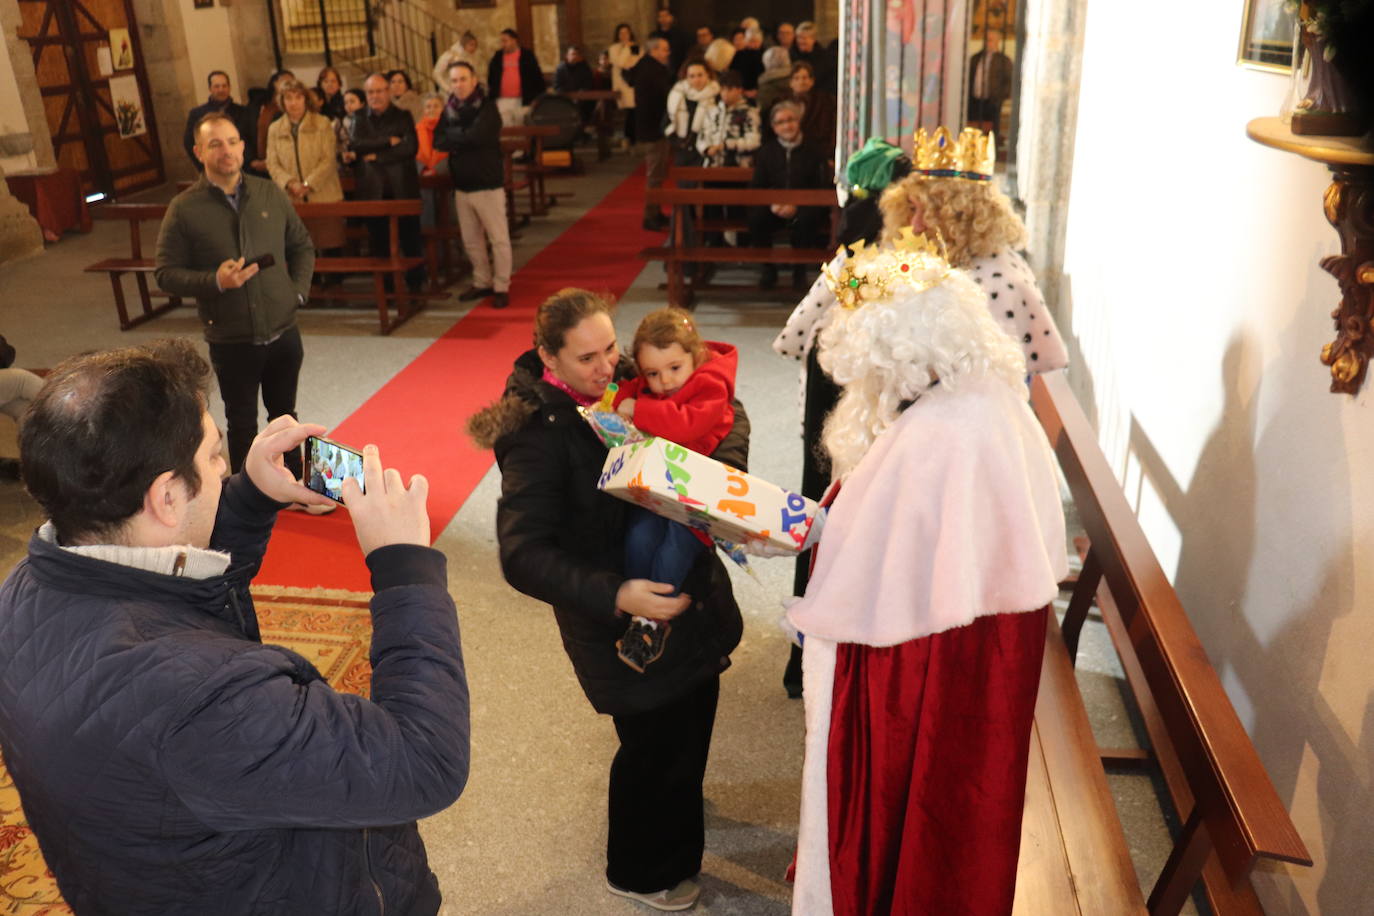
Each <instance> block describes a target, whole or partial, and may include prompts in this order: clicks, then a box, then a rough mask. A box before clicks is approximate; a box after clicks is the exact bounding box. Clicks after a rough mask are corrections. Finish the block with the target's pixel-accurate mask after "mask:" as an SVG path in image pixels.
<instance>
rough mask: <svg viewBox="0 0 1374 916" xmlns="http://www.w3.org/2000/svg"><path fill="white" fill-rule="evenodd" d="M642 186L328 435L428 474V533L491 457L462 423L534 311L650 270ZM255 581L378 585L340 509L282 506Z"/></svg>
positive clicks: (488, 396) (639, 179)
mask: <svg viewBox="0 0 1374 916" xmlns="http://www.w3.org/2000/svg"><path fill="white" fill-rule="evenodd" d="M643 188H644V177H643V171H642V169H641V170H637V171H636V172H635V173H634V174H632V175H631V176H630V177H628V178H627V179H625V180H624V181H623V182H621V183H620V185H619V186H617V187H616V188H615V189H614V190H613V191H611V193H610V194H608V195H607V196H606V198H605V199H604V200H602V201H601V203H599V204H597V205H596V206H595V207H593V208H592V209H591V210H589V211H588V212H587V213H586V214H585V215H584V216H583V217H582V218H581V219H579V220H578V221H577V222H576V223H574V224H573V225H572V226H570V227H568V229H567V230H565V231H564V232H563V234H561V235H560V236H558V238H556V239H554V241H553V242H552V243H550V244H549V245H548V247H546V248H544V249H543V250H542V251H540V252H539V253H538V254H536V255H535V256H534V258H532V259H531V260H530V262H529V263H528V264H526V265H525V266H524V267H523V268H521V269H520V270H519V271H518V272H517V273H516V274H515V276H514V278H513V279H512V282H511V301H510V306H509V307H508V308H506V309H505V310H504V311H499V312H498V311H495V310H493V309H491V308H490V307H487V306H485V305H483V306H479V307H478V308H476V309H474V310H473V311H472V312H470V313H469V314H468V315H467V316H466V317H464V318H463V319H461V320H460V321H459V322H458V323H457V324H455V325H454V326H453V327H451V328H449V330H448V331H447V332H446V333H445V334H444V335H443V336H442V337H440V338H439V339H438V340H436V341H435V342H434V343H433V344H431V345H430V346H429V348H428V349H427V350H425V351H424V352H423V353H421V354H420V355H419V356H418V357H417V358H416V359H415V360H414V361H413V362H412V363H410V365H408V366H406V367H405V368H404V369H402V370H401V371H400V372H399V373H397V374H396V376H395V377H394V378H392V379H391V381H389V382H387V383H386V384H385V385H383V386H382V388H381V390H379V391H378V392H377V393H376V394H374V395H373V396H372V397H371V398H370V399H369V400H368V401H367V402H366V403H364V404H363V405H362V406H361V407H359V408H358V409H357V410H356V411H354V412H353V414H352V415H351V416H349V417H348V418H347V419H346V420H344V421H343V422H342V423H340V424H339V425H338V426H337V427H336V428H334V429H332V430H330V432H329V435H330V437H331V438H334V439H337V440H338V441H340V442H344V443H346V444H348V445H354V446H357V447H359V448H361V447H362V446H363V445H366V444H367V443H369V442H373V443H376V444H377V446H378V448H380V449H381V452H382V461H383V463H384V464H386V465H387V466H388V467H394V468H397V469H398V470H399V471H400V472H401V476H402V477H404V478H405V479H407V480H409V479H410V475H411V474H416V473H419V474H424V475H425V477H427V478H428V479H429V517H430V532H431V535H432V536H433V537H436V538H437V537H438V536H439V534H440V532H442V531H443V530H444V527H445V526H446V525H448V523H449V521H450V520H452V518H453V516H454V514H455V513H457V511H458V509H459V508H460V507H461V506H462V505H463V501H464V500H465V499H467V497H468V494H469V493H471V492H472V490H473V488H474V487H475V486H476V485H477V483H478V481H480V480H481V479H482V475H483V474H485V473H486V472H487V469H488V468H489V467H490V466H491V463H492V454H491V452H489V451H479V450H478V449H477V448H476V446H474V445H473V444H472V442H471V441H470V440H469V439H468V437H467V434H466V433H465V432H464V425H465V424H466V422H467V418H468V417H469V416H470V415H471V414H472V413H474V412H475V411H477V410H478V409H479V408H481V407H484V406H485V405H487V404H489V403H491V402H492V401H493V400H495V399H496V398H497V397H499V396H500V394H501V390H502V388H503V386H504V384H505V380H506V376H507V375H508V374H509V372H510V368H511V362H512V361H513V360H514V359H515V357H516V356H518V355H520V353H522V352H524V351H525V350H527V349H529V347H530V345H531V335H532V333H533V329H534V312H535V309H536V308H537V307H538V306H539V304H540V303H541V302H543V301H544V300H545V299H547V298H548V297H549V296H550V295H552V294H553V293H555V292H557V291H558V290H559V289H562V288H563V287H565V286H580V287H585V288H587V289H591V290H594V291H596V292H608V293H610V294H612V295H613V296H616V297H619V296H622V295H624V293H625V291H626V290H627V289H629V287H630V284H631V283H633V282H634V280H635V278H636V277H637V276H639V272H640V271H641V270H642V269H643V267H644V262H643V261H641V260H640V259H639V250H640V249H641V248H644V247H645V246H648V245H652V244H655V243H656V242H658V241H661V239H662V236H661V235H657V234H654V233H649V232H645V231H643V230H642V229H640V225H639V224H640V220H641V218H642V217H643V207H644V197H643ZM307 358H308V345H307ZM306 419H308V418H306ZM254 581H255V582H256V583H258V584H268V585H293V586H301V587H306V588H313V587H321V586H322V587H325V588H346V589H351V590H353V591H367V590H369V589H370V588H371V581H370V578H369V576H368V572H367V566H366V565H365V564H364V563H363V560H362V557H361V555H360V552H359V550H358V542H357V539H356V538H355V536H354V534H353V526H352V524H351V523H350V521H349V518H348V513H347V512H346V511H345V510H342V509H341V510H339V511H337V512H335V513H333V514H332V515H327V516H306V515H304V514H303V513H298V512H283V513H281V515H280V516H279V518H278V521H277V527H276V530H275V532H273V535H272V543H271V544H270V546H269V547H268V550H267V558H266V560H265V561H264V563H263V567H262V571H261V572H260V573H259V574H258V577H257V579H256V580H254Z"/></svg>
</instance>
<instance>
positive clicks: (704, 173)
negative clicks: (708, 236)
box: [664, 165, 754, 232]
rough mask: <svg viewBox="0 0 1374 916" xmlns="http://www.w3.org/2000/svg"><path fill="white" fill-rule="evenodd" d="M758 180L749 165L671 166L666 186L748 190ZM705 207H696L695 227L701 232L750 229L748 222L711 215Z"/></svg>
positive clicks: (666, 178)
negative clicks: (706, 211) (727, 187)
mask: <svg viewBox="0 0 1374 916" xmlns="http://www.w3.org/2000/svg"><path fill="white" fill-rule="evenodd" d="M753 180H754V169H753V167H752V166H748V165H710V166H702V165H669V166H668V174H667V176H666V177H665V178H664V184H665V185H666V186H669V187H674V188H683V187H688V188H690V187H708V188H709V187H712V186H715V187H719V186H722V185H725V186H729V187H739V188H746V187H748V186H749V182H751V181H753ZM705 210H706V208H705V207H696V208H695V213H694V214H693V215H694V217H695V219H694V223H693V224H694V226H695V227H696V228H697V229H698V230H699V231H701V232H743V231H745V230H747V229H748V228H749V221H748V220H747V219H732V218H730V217H729V216H707V215H706V213H705Z"/></svg>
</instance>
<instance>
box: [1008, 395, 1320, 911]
mask: <svg viewBox="0 0 1374 916" xmlns="http://www.w3.org/2000/svg"><path fill="white" fill-rule="evenodd" d="M1031 392H1032V406H1033V407H1034V409H1035V412H1036V415H1037V416H1038V417H1039V419H1040V423H1041V425H1042V427H1043V428H1044V430H1045V433H1046V435H1047V436H1048V438H1049V441H1050V443H1051V445H1052V446H1053V448H1054V451H1055V454H1056V456H1057V457H1058V459H1059V465H1060V467H1061V468H1062V469H1063V471H1064V476H1065V478H1066V479H1067V481H1068V483H1069V488H1070V490H1071V491H1072V492H1073V499H1074V505H1075V506H1076V507H1077V510H1078V514H1079V517H1080V520H1081V522H1082V524H1083V527H1084V529H1085V530H1086V532H1087V541H1088V546H1087V551H1086V556H1085V558H1084V562H1083V569H1082V571H1081V572H1080V573H1079V576H1078V581H1077V584H1076V586H1075V587H1074V591H1073V594H1072V598H1071V600H1070V603H1069V608H1068V611H1067V613H1066V615H1065V618H1064V624H1063V630H1062V632H1061V630H1060V626H1059V624H1058V623H1057V622H1056V619H1055V617H1054V616H1053V615H1051V617H1050V622H1049V632H1048V634H1047V637H1048V643H1047V645H1046V651H1045V659H1044V662H1043V668H1042V673H1041V682H1040V694H1039V697H1038V699H1037V702H1036V709H1035V727H1034V730H1033V732H1032V738H1031V758H1030V771H1029V774H1028V776H1027V784H1026V812H1025V817H1024V819H1023V823H1022V840H1021V862H1020V870H1019V872H1018V876H1017V892H1016V905H1015V907H1014V910H1013V912H1014V913H1016V914H1017V916H1032V914H1034V916H1039V914H1045V916H1051V914H1052V916H1063V914H1082V916H1109V914H1117V913H1142V912H1149V913H1151V914H1153V916H1172V914H1175V913H1178V912H1179V910H1180V909H1181V908H1182V907H1183V905H1184V904H1185V902H1186V901H1187V900H1188V899H1189V897H1190V895H1191V894H1192V893H1193V891H1194V890H1195V888H1197V887H1198V886H1199V884H1201V886H1202V888H1203V889H1204V892H1205V894H1206V897H1207V899H1208V902H1209V904H1210V905H1211V909H1212V912H1214V913H1216V914H1218V916H1230V914H1259V913H1262V912H1263V910H1262V909H1261V907H1260V904H1259V900H1258V898H1257V897H1256V895H1255V891H1254V888H1253V887H1252V886H1251V884H1250V881H1249V875H1250V873H1251V871H1252V870H1253V869H1254V868H1255V866H1256V865H1258V864H1259V863H1260V862H1261V861H1263V860H1269V861H1273V862H1290V863H1294V864H1298V865H1311V864H1312V860H1311V857H1310V856H1309V854H1308V852H1307V848H1306V847H1305V846H1304V845H1303V842H1302V839H1301V838H1300V837H1299V836H1298V833H1297V830H1296V829H1295V828H1294V826H1293V822H1292V820H1291V819H1290V818H1289V816H1288V812H1287V810H1286V809H1285V807H1284V805H1283V802H1282V801H1281V800H1280V798H1279V796H1278V793H1277V791H1276V790H1275V789H1274V786H1273V783H1272V782H1271V781H1270V779H1269V776H1268V774H1267V773H1266V772H1265V770H1264V766H1263V764H1262V763H1261V762H1260V759H1259V755H1258V753H1257V752H1256V751H1255V747H1254V745H1253V744H1252V743H1251V742H1250V738H1249V736H1248V735H1247V734H1246V732H1245V729H1244V727H1243V726H1242V725H1241V722H1240V719H1239V718H1238V717H1237V716H1236V712H1235V709H1234V707H1233V706H1232V704H1231V701H1230V698H1229V697H1228V696H1227V695H1226V692H1225V691H1224V690H1223V689H1222V686H1221V681H1220V679H1219V678H1218V677H1217V674H1216V671H1215V670H1213V668H1212V666H1211V664H1210V662H1208V660H1207V654H1206V652H1205V651H1204V650H1203V648H1202V645H1201V644H1200V643H1199V641H1198V638H1197V634H1196V633H1195V632H1194V630H1193V627H1192V624H1191V623H1189V621H1188V617H1187V614H1186V613H1185V612H1184V610H1183V607H1182V605H1181V604H1180V603H1179V600H1178V596H1177V595H1176V594H1175V592H1174V590H1173V587H1172V586H1170V585H1169V582H1168V579H1167V578H1166V577H1165V575H1164V571H1163V569H1161V567H1160V565H1159V562H1158V560H1156V558H1155V556H1154V553H1153V552H1152V551H1151V549H1150V545H1149V543H1148V542H1147V541H1146V539H1145V534H1144V532H1143V531H1142V530H1141V528H1140V525H1139V523H1138V522H1137V521H1136V518H1135V515H1134V513H1133V512H1132V511H1131V507H1130V505H1129V504H1128V503H1127V502H1126V497H1125V495H1124V494H1123V492H1122V489H1121V486H1120V485H1119V484H1118V483H1117V480H1116V477H1115V476H1114V475H1113V474H1112V471H1111V467H1110V465H1109V464H1108V463H1107V460H1106V458H1105V457H1104V456H1103V454H1102V452H1101V449H1100V448H1099V447H1098V445H1097V437H1096V435H1095V433H1094V431H1093V429H1092V427H1091V425H1090V424H1089V423H1088V420H1087V417H1085V416H1084V414H1083V411H1082V408H1081V407H1079V405H1078V402H1077V400H1076V399H1075V398H1074V396H1073V393H1072V391H1071V390H1070V389H1069V386H1068V381H1067V379H1066V378H1065V377H1064V373H1063V372H1054V373H1049V374H1047V375H1037V376H1035V379H1034V381H1033V382H1032V386H1031ZM1094 603H1095V604H1096V606H1097V608H1098V610H1099V611H1100V612H1101V615H1102V619H1103V621H1104V623H1105V624H1106V627H1107V630H1108V632H1109V633H1110V635H1111V637H1112V642H1113V644H1114V646H1115V647H1116V651H1117V653H1118V655H1119V656H1120V658H1121V664H1122V668H1123V670H1124V671H1125V673H1126V679H1127V681H1128V683H1129V685H1130V687H1131V692H1132V694H1133V696H1134V699H1135V703H1136V705H1137V707H1138V708H1139V710H1140V714H1141V718H1142V719H1143V721H1144V724H1145V728H1146V731H1147V733H1148V735H1149V743H1150V748H1149V749H1148V750H1143V751H1142V750H1136V749H1113V750H1106V751H1104V750H1102V749H1101V748H1099V747H1098V745H1097V742H1096V739H1095V738H1094V737H1093V733H1092V728H1091V725H1090V724H1089V722H1088V716H1087V712H1086V710H1085V708H1084V706H1083V700H1082V697H1081V695H1080V694H1079V692H1078V687H1077V682H1076V680H1075V678H1074V673H1073V664H1074V660H1075V656H1076V651H1077V646H1078V640H1079V635H1080V633H1081V631H1082V627H1083V624H1084V621H1085V620H1086V619H1087V616H1088V612H1089V609H1090V608H1091V607H1092V606H1093V605H1094ZM1104 766H1128V767H1133V768H1135V767H1142V766H1155V767H1158V770H1159V772H1160V774H1161V775H1162V777H1163V781H1164V783H1165V785H1166V786H1167V787H1168V791H1169V795H1170V797H1171V800H1172V803H1173V807H1174V810H1175V811H1176V813H1177V814H1178V820H1179V823H1181V824H1182V825H1183V826H1182V829H1181V831H1180V832H1179V835H1178V837H1177V840H1176V842H1175V844H1174V847H1173V851H1172V853H1171V854H1170V856H1169V859H1168V861H1167V863H1166V864H1165V866H1164V868H1163V870H1162V872H1161V874H1160V875H1159V878H1158V880H1157V881H1156V882H1155V883H1154V885H1153V887H1152V888H1151V890H1150V891H1149V892H1148V894H1144V893H1142V891H1141V888H1140V886H1139V884H1138V882H1137V878H1136V872H1135V869H1134V867H1133V866H1132V863H1131V859H1130V855H1129V852H1128V850H1127V846H1126V838H1125V836H1124V834H1123V832H1122V827H1121V822H1120V818H1119V817H1118V815H1117V811H1116V806H1115V803H1114V802H1113V800H1112V795H1111V792H1110V790H1109V788H1108V786H1107V780H1106V775H1105V771H1104V769H1103V768H1104Z"/></svg>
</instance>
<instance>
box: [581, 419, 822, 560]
mask: <svg viewBox="0 0 1374 916" xmlns="http://www.w3.org/2000/svg"><path fill="white" fill-rule="evenodd" d="M597 486H598V487H599V488H600V489H602V490H605V491H606V492H607V493H609V494H610V495H612V496H614V497H616V498H618V499H623V500H625V501H626V502H632V503H635V504H637V505H640V506H643V507H645V508H646V509H648V510H649V511H651V512H653V513H655V514H657V515H661V516H663V517H664V518H670V519H672V520H673V521H677V522H682V523H683V524H685V525H690V526H691V527H693V528H697V529H700V530H702V531H705V532H707V533H708V534H710V535H711V536H712V537H715V538H718V539H720V540H724V541H730V542H732V543H735V544H743V543H746V542H750V541H766V542H768V543H769V544H770V545H772V546H774V547H779V548H783V549H786V550H794V551H795V550H798V549H799V548H800V547H801V544H802V542H803V541H805V540H806V535H807V532H808V531H810V530H811V522H812V520H813V519H814V518H815V516H816V511H817V506H816V503H815V502H813V501H812V500H809V499H807V498H805V497H804V496H802V495H801V494H800V493H792V492H790V491H788V490H784V489H783V488H782V487H779V486H777V485H775V484H771V483H769V482H768V481H766V480H762V479H760V478H758V477H754V476H752V475H750V474H746V473H744V472H743V471H737V470H735V469H734V468H732V467H730V466H729V465H726V464H723V463H721V462H719V461H716V460H714V459H712V458H707V457H706V456H705V455H700V454H698V453H696V452H694V451H692V450H691V449H687V448H683V447H682V446H681V445H678V444H677V443H675V442H670V441H668V440H667V439H658V438H650V439H644V440H642V441H640V442H632V443H630V444H628V445H622V446H619V447H618V448H612V449H611V451H610V454H608V455H607V456H606V463H605V465H603V466H602V469H601V479H600V480H599V481H597Z"/></svg>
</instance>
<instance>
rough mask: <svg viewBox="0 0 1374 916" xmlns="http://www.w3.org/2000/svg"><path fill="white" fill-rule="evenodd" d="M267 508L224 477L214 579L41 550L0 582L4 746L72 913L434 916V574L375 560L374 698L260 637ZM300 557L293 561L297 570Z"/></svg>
mask: <svg viewBox="0 0 1374 916" xmlns="http://www.w3.org/2000/svg"><path fill="white" fill-rule="evenodd" d="M276 509H277V504H276V503H274V502H272V501H271V500H269V499H268V498H267V497H265V496H263V495H262V494H261V493H260V492H259V491H258V490H257V489H256V488H255V487H254V486H253V485H252V483H251V482H250V481H249V480H248V479H247V477H246V476H243V475H238V476H235V477H233V478H231V479H230V480H229V481H227V482H226V484H225V487H224V493H223V496H222V497H221V501H220V507H219V514H218V516H217V518H216V523H215V532H214V535H213V537H212V540H211V546H212V547H214V548H217V549H220V550H227V551H229V552H230V554H231V556H232V562H231V564H230V567H229V570H228V571H227V572H226V573H225V574H224V575H222V576H217V577H214V578H210V579H203V580H191V579H184V578H180V577H174V576H165V575H158V574H155V573H150V572H145V571H142V570H138V569H133V568H131V567H127V566H121V565H117V564H114V563H107V562H104V561H102V560H98V559H94V558H92V557H88V556H81V555H78V554H74V553H72V552H70V551H66V550H63V549H62V548H60V547H58V546H57V545H55V544H53V543H51V542H49V541H47V540H44V539H43V538H42V537H40V536H38V535H35V536H34V538H33V540H32V541H31V542H30V545H29V555H28V557H27V558H26V559H25V560H23V561H22V562H20V563H19V565H18V566H17V567H15V569H14V571H13V573H11V575H10V576H9V578H8V579H7V580H6V581H5V583H4V585H3V586H0V748H3V751H4V755H5V761H6V763H7V764H8V765H9V768H10V771H11V772H12V773H13V776H14V781H15V784H16V786H17V787H18V789H19V794H20V798H21V799H22V801H23V803H24V810H25V813H26V814H27V816H28V819H29V822H30V823H31V824H32V826H33V829H34V832H35V834H36V835H37V837H38V841H39V844H40V846H41V847H42V850H43V855H44V856H45V857H46V859H47V861H48V864H49V865H50V866H51V868H52V871H53V874H54V875H55V876H56V878H57V882H58V885H59V887H60V888H61V890H62V893H63V895H64V896H65V897H66V899H67V901H68V902H69V903H70V904H71V905H72V907H73V909H75V910H76V912H77V913H79V914H94V913H147V914H154V913H156V914H187V916H190V914H195V916H207V914H225V916H230V914H232V916H245V914H282V916H287V914H290V916H302V914H315V913H319V914H325V913H328V914H336V913H338V914H343V913H347V914H353V913H357V914H374V913H386V914H433V913H435V912H436V911H437V910H438V908H439V900H440V897H439V888H438V883H437V881H436V879H435V877H434V875H433V873H432V872H431V871H430V869H429V865H428V862H427V859H426V857H425V849H424V844H423V843H422V842H421V840H420V836H419V832H418V831H417V829H416V825H415V820H416V819H417V818H420V817H424V816H427V815H430V814H433V813H435V812H437V811H440V810H442V809H443V808H445V807H447V806H448V805H450V804H452V802H453V801H454V800H455V799H456V798H457V797H458V795H459V793H460V792H461V791H462V788H463V785H464V782H465V781H466V779H467V772H468V692H467V680H466V677H465V675H464V671H463V661H462V651H461V648H460V645H459V637H458V621H457V615H456V613H455V610H454V606H453V602H452V600H451V599H450V598H449V596H448V592H447V590H446V587H445V575H446V574H445V569H444V557H443V555H442V554H440V553H438V552H437V551H434V550H431V549H429V548H427V547H414V546H391V547H383V548H381V549H379V550H376V551H373V553H372V554H371V555H369V556H368V558H367V560H368V565H369V567H370V568H371V571H372V583H373V588H374V590H375V592H376V594H375V597H374V598H373V599H372V615H373V626H374V633H373V640H372V653H371V660H372V665H373V676H372V699H371V700H365V699H362V698H360V697H357V696H351V695H347V694H340V693H337V692H336V691H334V690H333V689H331V688H330V687H329V686H328V685H327V684H326V683H325V682H324V680H323V679H322V678H321V676H320V674H319V672H318V671H316V670H315V668H314V666H312V665H311V664H310V663H309V662H308V661H306V660H305V659H304V658H302V657H301V656H299V655H297V654H296V653H294V652H291V651H289V650H287V649H284V648H281V647H279V646H264V645H262V644H261V643H260V642H259V636H258V627H257V618H256V615H255V614H254V611H253V605H252V600H251V598H250V597H249V594H248V583H249V581H250V580H251V579H252V576H253V575H254V574H255V573H256V572H257V569H258V566H259V565H260V564H261V561H262V556H263V553H264V551H265V550H266V546H267V539H268V537H269V536H270V534H271V530H272V524H273V522H274V520H275V517H276ZM302 559H303V561H304V560H305V559H306V558H302Z"/></svg>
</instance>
